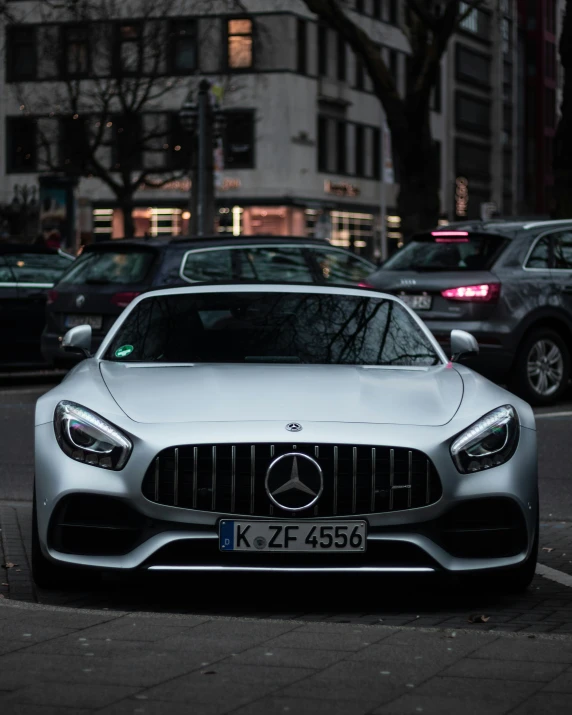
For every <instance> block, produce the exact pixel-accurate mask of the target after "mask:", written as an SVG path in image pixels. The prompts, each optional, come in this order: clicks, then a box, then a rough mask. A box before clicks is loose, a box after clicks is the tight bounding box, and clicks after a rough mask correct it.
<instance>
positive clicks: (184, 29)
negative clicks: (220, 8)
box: [169, 20, 197, 74]
mask: <svg viewBox="0 0 572 715" xmlns="http://www.w3.org/2000/svg"><path fill="white" fill-rule="evenodd" d="M169 39H170V43H171V47H170V56H169V61H170V65H171V67H170V69H171V72H172V73H173V74H184V73H185V72H191V71H192V70H194V69H195V68H196V66H197V28H196V23H195V21H194V20H173V21H172V22H171V28H170V38H169Z"/></svg>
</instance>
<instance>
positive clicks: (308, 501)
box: [266, 452, 324, 511]
mask: <svg viewBox="0 0 572 715" xmlns="http://www.w3.org/2000/svg"><path fill="white" fill-rule="evenodd" d="M323 491H324V475H323V474H322V469H321V467H320V465H319V464H318V462H316V460H315V459H312V457H309V456H308V455H307V454H301V453H300V452H289V453H288V454H283V455H282V456H281V457H278V458H277V459H275V460H274V461H273V462H272V464H271V465H270V466H269V467H268V471H267V472H266V493H267V494H268V496H269V497H270V500H271V501H272V502H273V503H274V504H276V506H277V507H280V509H285V510H286V511H302V510H303V509H309V508H310V507H311V506H313V505H314V504H315V503H316V502H317V501H318V499H319V498H320V496H321V495H322V492H323Z"/></svg>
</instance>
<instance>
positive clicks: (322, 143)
mask: <svg viewBox="0 0 572 715" xmlns="http://www.w3.org/2000/svg"><path fill="white" fill-rule="evenodd" d="M329 125H330V123H329V121H328V119H327V118H326V117H318V171H323V172H326V171H328V144H329V140H328V130H329Z"/></svg>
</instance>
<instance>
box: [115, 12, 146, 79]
mask: <svg viewBox="0 0 572 715" xmlns="http://www.w3.org/2000/svg"><path fill="white" fill-rule="evenodd" d="M115 65H116V70H117V73H118V74H122V75H128V74H139V73H140V72H141V69H142V65H143V27H142V25H141V23H121V24H120V25H118V26H117V37H116V62H115Z"/></svg>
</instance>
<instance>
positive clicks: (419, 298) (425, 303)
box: [399, 295, 433, 310]
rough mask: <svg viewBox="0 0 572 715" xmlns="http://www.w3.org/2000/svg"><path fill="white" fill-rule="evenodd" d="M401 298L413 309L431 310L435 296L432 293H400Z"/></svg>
mask: <svg viewBox="0 0 572 715" xmlns="http://www.w3.org/2000/svg"><path fill="white" fill-rule="evenodd" d="M399 297H400V298H401V300H402V301H403V302H404V303H405V305H408V306H409V307H410V308H411V309H412V310H431V306H432V305H433V298H432V297H431V296H430V295H400V296H399Z"/></svg>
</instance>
